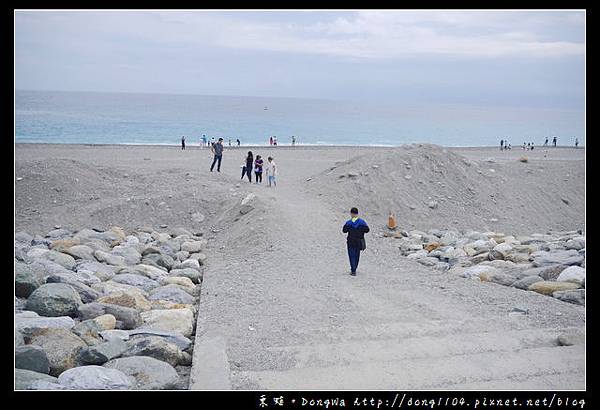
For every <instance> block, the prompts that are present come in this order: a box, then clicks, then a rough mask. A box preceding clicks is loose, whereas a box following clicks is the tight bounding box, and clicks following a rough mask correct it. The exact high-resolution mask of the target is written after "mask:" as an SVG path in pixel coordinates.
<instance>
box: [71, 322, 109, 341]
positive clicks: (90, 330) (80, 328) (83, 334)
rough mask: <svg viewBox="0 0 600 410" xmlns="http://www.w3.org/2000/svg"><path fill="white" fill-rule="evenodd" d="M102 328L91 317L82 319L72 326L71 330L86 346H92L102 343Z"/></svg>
mask: <svg viewBox="0 0 600 410" xmlns="http://www.w3.org/2000/svg"><path fill="white" fill-rule="evenodd" d="M103 330H104V329H103V328H102V326H100V324H99V323H98V322H96V321H95V320H93V319H88V320H84V321H83V322H80V323H78V324H76V325H75V326H73V329H71V331H72V332H73V333H74V334H76V335H77V336H79V337H80V338H81V340H83V341H84V342H85V343H86V344H87V345H88V346H94V345H97V344H100V343H102V339H101V338H100V332H101V331H103Z"/></svg>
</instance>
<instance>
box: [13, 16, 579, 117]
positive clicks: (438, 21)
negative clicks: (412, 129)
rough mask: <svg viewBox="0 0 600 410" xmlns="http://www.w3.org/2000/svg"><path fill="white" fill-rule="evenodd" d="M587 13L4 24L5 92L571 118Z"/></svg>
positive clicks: (28, 19) (30, 19)
mask: <svg viewBox="0 0 600 410" xmlns="http://www.w3.org/2000/svg"><path fill="white" fill-rule="evenodd" d="M584 70H585V11H576V10H575V11H490V10H486V11H463V10H440V11H431V10H422V11H419V10H396V11H389V10H356V11H307V10H298V11H287V10H286V11H230V10H227V11H204V10H189V11H185V10H181V11H168V10H153V11H152V10H150V11H137V10H136V11H133V10H132V11H123V10H115V11H101V10H98V11H88V10H82V11H62V10H60V11H59V10H57V11H51V10H50V11H25V10H23V11H16V12H15V88H16V89H28V90H36V89H41V90H76V91H111V92H112V91H115V92H155V93H186V94H208V95H254V96H277V97H308V98H327V99H342V100H348V99H351V100H368V101H399V102H412V101H414V102H424V103H428V102H436V103H464V104H480V103H486V104H498V105H507V104H508V105H523V106H535V107H556V108H567V109H577V110H582V109H583V106H584V97H585V94H584V91H585V71H584Z"/></svg>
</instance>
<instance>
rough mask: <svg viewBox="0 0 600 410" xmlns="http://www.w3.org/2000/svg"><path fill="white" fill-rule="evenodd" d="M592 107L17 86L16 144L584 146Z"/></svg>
mask: <svg viewBox="0 0 600 410" xmlns="http://www.w3.org/2000/svg"><path fill="white" fill-rule="evenodd" d="M584 131H585V126H584V113H583V112H581V111H571V110H561V109H540V108H530V109H527V108H523V107H514V108H513V107H506V106H504V107H497V106H486V105H481V106H467V105H459V104H445V105H442V104H374V103H367V102H361V101H333V100H317V99H299V98H268V97H242V96H239V97H237V96H203V95H175V94H133V93H98V92H66V91H30V90H28V91H25V90H17V91H16V92H15V142H18V143H73V144H167V145H177V144H180V141H181V136H183V135H185V136H186V141H187V143H188V144H192V145H193V144H197V143H198V142H199V140H200V138H201V137H202V135H203V134H205V135H207V137H209V138H210V137H215V138H219V137H223V138H224V140H225V143H226V144H227V143H228V140H229V139H231V140H232V143H234V141H235V139H236V138H239V139H240V140H241V142H242V144H266V143H268V139H269V136H272V135H275V136H277V139H278V142H279V144H280V145H287V144H290V142H291V136H292V135H294V136H296V141H297V143H299V144H323V145H384V146H385V145H390V146H392V145H400V144H405V143H413V142H429V143H434V144H439V145H445V146H489V145H497V144H499V141H500V139H503V138H504V139H508V141H510V143H511V144H512V145H515V146H516V145H520V144H522V143H523V142H524V141H525V142H530V141H531V142H534V143H535V144H536V145H542V144H543V142H544V139H545V137H551V136H554V135H556V136H558V137H559V140H558V142H559V144H564V145H572V144H573V143H574V140H575V137H578V138H579V144H580V146H582V145H584V143H585V135H584Z"/></svg>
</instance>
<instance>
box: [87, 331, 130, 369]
mask: <svg viewBox="0 0 600 410" xmlns="http://www.w3.org/2000/svg"><path fill="white" fill-rule="evenodd" d="M126 350H127V344H126V343H125V342H124V341H123V340H121V339H119V338H113V339H111V340H109V341H106V342H102V343H99V344H97V345H93V346H88V347H86V348H84V349H81V350H80V351H79V354H78V355H77V362H78V363H80V364H82V365H88V364H98V365H100V364H104V363H106V362H108V361H109V360H112V359H116V358H117V357H119V356H121V355H122V354H123V353H124V352H125V351H126Z"/></svg>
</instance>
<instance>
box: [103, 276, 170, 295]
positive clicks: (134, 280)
mask: <svg viewBox="0 0 600 410" xmlns="http://www.w3.org/2000/svg"><path fill="white" fill-rule="evenodd" d="M167 275H168V274H167V272H165V273H164V276H162V277H167ZM111 280H112V281H113V282H117V283H124V284H126V285H130V286H135V287H138V288H142V289H143V290H144V291H146V292H149V291H151V290H152V289H154V288H157V287H159V286H160V284H159V283H158V282H157V281H156V280H152V279H150V278H147V277H146V276H142V275H139V274H133V273H119V274H118V275H115V277H114V278H112V279H111Z"/></svg>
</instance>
